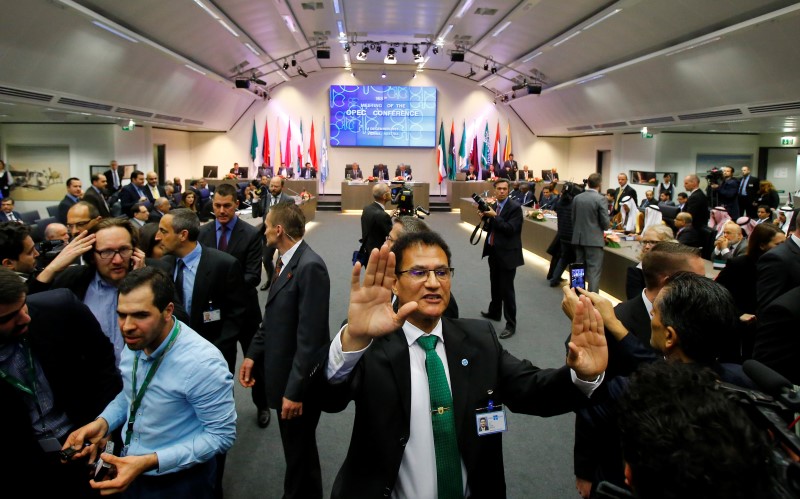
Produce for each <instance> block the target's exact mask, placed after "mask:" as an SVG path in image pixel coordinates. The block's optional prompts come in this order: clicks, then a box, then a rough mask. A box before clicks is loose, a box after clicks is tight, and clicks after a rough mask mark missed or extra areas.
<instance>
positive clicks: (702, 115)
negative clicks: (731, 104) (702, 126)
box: [678, 109, 742, 121]
mask: <svg viewBox="0 0 800 499" xmlns="http://www.w3.org/2000/svg"><path fill="white" fill-rule="evenodd" d="M741 114H742V111H741V109H725V110H724V111H709V112H707V113H693V114H679V115H678V119H680V120H681V121H687V120H702V119H704V118H718V117H720V116H739V115H741Z"/></svg>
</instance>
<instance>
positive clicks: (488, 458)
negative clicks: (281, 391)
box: [318, 318, 588, 499]
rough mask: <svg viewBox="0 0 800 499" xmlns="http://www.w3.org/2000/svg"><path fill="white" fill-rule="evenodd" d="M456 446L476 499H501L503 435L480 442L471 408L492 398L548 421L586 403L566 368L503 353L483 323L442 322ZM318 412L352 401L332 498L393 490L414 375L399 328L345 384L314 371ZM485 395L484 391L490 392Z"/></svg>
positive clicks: (380, 342)
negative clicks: (318, 392)
mask: <svg viewBox="0 0 800 499" xmlns="http://www.w3.org/2000/svg"><path fill="white" fill-rule="evenodd" d="M442 334H443V336H444V344H445V345H446V352H447V354H446V355H447V363H448V367H449V371H450V384H451V387H452V390H451V391H452V394H453V410H454V411H455V424H456V434H457V437H458V447H459V450H460V452H461V457H462V459H463V460H464V465H465V466H466V469H467V477H468V478H467V483H468V485H469V490H470V493H471V497H473V498H476V499H478V498H503V497H505V496H506V484H505V478H504V470H503V451H502V436H501V434H499V433H497V434H494V435H488V436H480V437H479V436H478V433H477V431H476V428H475V410H476V409H478V408H482V407H486V406H487V405H488V402H489V399H492V401H493V402H494V403H495V404H503V405H505V406H506V408H508V409H510V410H511V411H513V412H518V413H525V414H533V415H538V416H552V415H556V414H563V413H565V412H568V411H572V410H575V409H577V408H579V407H580V406H581V405H582V404H584V403H585V402H586V401H587V400H588V399H587V398H586V397H585V396H584V395H582V394H581V393H580V391H579V390H578V389H577V388H575V387H574V385H573V384H572V382H571V380H570V374H569V369H568V368H566V367H562V368H560V369H539V368H538V367H534V366H533V365H532V364H531V363H530V362H529V361H527V360H519V359H516V358H515V357H514V356H512V355H511V354H510V353H508V352H507V351H505V350H504V349H503V348H502V346H501V345H500V342H499V341H498V339H497V336H496V334H495V331H494V328H493V327H492V325H491V324H490V323H489V322H487V321H482V320H474V319H458V320H451V319H448V318H443V319H442ZM318 371H319V373H320V375H319V377H318V378H319V380H320V383H319V386H320V389H321V395H322V400H323V402H324V405H323V410H326V411H328V412H339V411H342V410H343V409H345V408H346V407H347V405H348V404H349V402H350V401H351V400H354V401H355V403H356V415H355V422H354V425H353V434H352V437H351V440H350V449H349V451H348V453H347V457H346V458H345V461H344V464H343V465H342V467H341V469H340V470H339V474H338V476H337V477H336V481H335V482H334V484H333V490H332V492H331V497H332V498H334V499H338V498H350V497H383V496H387V497H388V496H389V495H390V494H391V491H392V490H393V489H394V487H395V484H396V480H397V474H398V471H399V469H400V463H401V461H402V459H403V452H404V451H405V445H406V442H407V441H408V437H409V431H410V429H409V417H410V416H409V415H410V411H411V397H412V396H413V394H412V393H411V369H410V360H409V354H408V344H407V343H406V339H405V336H404V334H403V332H402V330H398V331H396V332H394V333H392V334H389V335H386V336H383V337H381V338H377V339H375V340H374V341H373V342H372V345H371V346H370V347H369V349H368V350H367V351H366V352H365V353H364V355H363V357H361V359H360V360H359V362H358V364H357V365H356V367H355V369H354V370H353V372H352V373H351V375H350V377H349V378H348V380H347V381H346V382H343V383H339V384H329V383H326V381H325V369H324V368H320V369H319V370H318ZM492 392H493V394H492V395H489V393H492Z"/></svg>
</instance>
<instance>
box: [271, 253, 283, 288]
mask: <svg viewBox="0 0 800 499" xmlns="http://www.w3.org/2000/svg"><path fill="white" fill-rule="evenodd" d="M282 268H283V260H281V257H278V264H277V265H275V272H274V273H273V274H272V284H275V281H277V280H278V277H280V275H281V269H282Z"/></svg>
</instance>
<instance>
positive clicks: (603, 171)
mask: <svg viewBox="0 0 800 499" xmlns="http://www.w3.org/2000/svg"><path fill="white" fill-rule="evenodd" d="M594 171H595V172H597V173H599V174H600V178H601V179H602V182H603V184H602V185H603V188H604V189H603V192H605V189H608V187H609V186H610V185H611V151H609V150H604V151H597V164H596V165H595V170H594ZM601 194H602V193H601Z"/></svg>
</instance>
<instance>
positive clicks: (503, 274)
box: [478, 179, 525, 339]
mask: <svg viewBox="0 0 800 499" xmlns="http://www.w3.org/2000/svg"><path fill="white" fill-rule="evenodd" d="M508 192H509V188H508V179H500V180H498V181H497V182H495V184H494V195H495V199H496V200H497V203H496V204H495V206H494V207H491V206H489V207H488V208H489V209H488V210H487V211H482V210H481V209H479V210H478V216H479V217H481V220H482V221H483V230H485V231H486V240H485V241H484V244H483V254H482V256H481V258H483V257H485V256H488V257H489V283H490V286H491V297H492V301H491V302H490V303H489V310H487V311H486V312H483V311H482V312H481V315H482V316H483V317H485V318H487V319H491V320H494V321H499V320H500V319H501V315H500V313H501V311H502V312H503V313H504V315H505V318H506V327H505V329H503V332H502V333H500V339H506V338H510V337H512V336H514V333H515V332H516V329H517V297H516V293H515V291H514V277H515V276H516V274H517V267H520V266H522V265H523V264H524V263H525V262H524V261H523V259H522V206H521V205H520V204H519V203H518V202H516V201H514V200H513V199H509V197H508Z"/></svg>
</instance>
